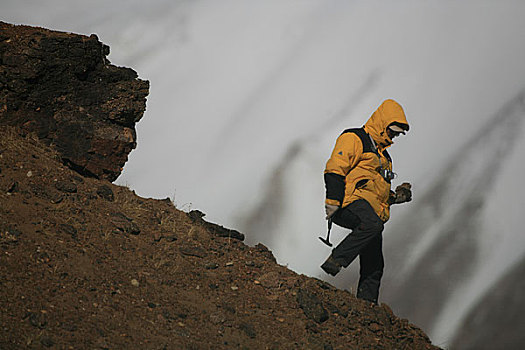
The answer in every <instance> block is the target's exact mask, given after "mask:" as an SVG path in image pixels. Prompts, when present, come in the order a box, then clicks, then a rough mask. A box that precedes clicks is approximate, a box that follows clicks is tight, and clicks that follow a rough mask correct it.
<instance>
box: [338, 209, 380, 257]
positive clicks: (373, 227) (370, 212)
mask: <svg viewBox="0 0 525 350" xmlns="http://www.w3.org/2000/svg"><path fill="white" fill-rule="evenodd" d="M346 211H349V212H348V213H347V212H346ZM338 214H339V215H337V214H336V216H335V217H334V223H336V224H337V225H339V226H343V227H346V228H352V229H353V231H352V232H351V233H350V234H349V235H348V236H346V238H345V239H344V240H343V241H341V243H339V245H338V246H337V247H335V248H334V249H333V250H332V257H333V258H334V259H335V260H336V261H337V262H338V263H339V264H341V265H342V266H344V267H347V266H348V265H350V263H351V262H352V261H354V259H355V258H356V257H357V256H358V255H359V254H360V253H361V252H362V251H363V250H364V249H365V247H367V245H368V244H369V243H370V242H372V241H373V240H374V239H377V237H380V236H381V234H382V232H383V222H382V221H381V219H380V218H379V217H378V216H377V214H376V213H375V211H374V209H373V208H372V206H371V205H370V204H369V203H368V202H367V201H365V200H357V201H355V202H352V203H350V204H349V205H348V206H347V207H345V208H344V209H343V210H342V212H341V213H338ZM356 217H357V218H358V220H356ZM351 218H353V221H352V220H351ZM356 223H358V225H357V226H355V224H356Z"/></svg>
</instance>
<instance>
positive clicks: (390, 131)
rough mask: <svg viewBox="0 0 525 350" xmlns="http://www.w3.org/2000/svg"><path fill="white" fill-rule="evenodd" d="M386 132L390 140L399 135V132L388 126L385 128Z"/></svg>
mask: <svg viewBox="0 0 525 350" xmlns="http://www.w3.org/2000/svg"><path fill="white" fill-rule="evenodd" d="M386 133H387V135H388V137H390V140H393V139H394V138H395V137H398V136H399V135H401V133H400V132H397V131H393V130H391V129H390V128H387V129H386Z"/></svg>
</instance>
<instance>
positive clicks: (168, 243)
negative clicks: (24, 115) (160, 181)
mask: <svg viewBox="0 0 525 350" xmlns="http://www.w3.org/2000/svg"><path fill="white" fill-rule="evenodd" d="M242 239H243V236H242V235H241V234H240V233H238V232H236V231H232V230H228V229H224V228H222V227H220V226H218V225H214V224H210V223H207V222H205V221H204V220H203V219H202V215H201V213H199V212H191V213H190V214H187V213H184V212H182V211H180V210H178V209H177V208H175V207H174V205H173V203H172V202H171V201H170V200H169V199H166V200H156V199H146V198H141V197H139V196H137V195H135V194H134V193H133V192H132V191H130V190H129V189H128V188H125V187H120V186H116V185H113V184H111V183H110V182H108V181H106V180H98V179H94V178H85V177H81V176H79V175H78V174H77V173H75V172H74V171H72V170H71V169H69V168H67V167H65V166H64V165H63V163H62V162H61V160H60V156H59V154H58V153H57V152H56V151H54V150H53V149H51V148H49V147H47V146H45V145H44V143H42V142H41V141H39V140H37V138H36V136H32V135H31V134H30V135H28V136H25V137H22V136H19V133H18V130H17V129H15V128H12V127H5V126H4V127H0V349H20V348H37V349H40V348H53V349H132V348H133V349H437V348H436V347H434V346H432V345H431V344H430V342H429V340H428V338H427V337H426V335H425V334H424V333H423V332H422V331H421V330H420V329H418V328H417V327H415V326H413V325H411V324H410V323H409V322H408V321H407V320H403V319H399V318H397V317H396V316H395V315H393V314H392V312H391V310H390V309H389V308H388V306H386V305H382V306H373V305H370V304H368V303H366V302H364V301H362V300H358V299H356V298H355V297H354V296H353V295H351V294H350V293H349V292H346V291H342V290H338V289H336V288H334V287H332V286H331V285H329V284H327V283H325V282H322V281H320V280H317V279H314V278H309V277H306V276H303V275H298V274H296V273H294V272H292V271H290V270H288V269H287V268H285V267H283V266H280V265H278V264H277V263H276V262H275V259H274V257H273V255H272V253H271V252H270V251H269V250H268V249H266V247H264V246H263V245H260V244H259V245H257V246H255V247H249V246H247V245H245V244H244V243H243V242H242Z"/></svg>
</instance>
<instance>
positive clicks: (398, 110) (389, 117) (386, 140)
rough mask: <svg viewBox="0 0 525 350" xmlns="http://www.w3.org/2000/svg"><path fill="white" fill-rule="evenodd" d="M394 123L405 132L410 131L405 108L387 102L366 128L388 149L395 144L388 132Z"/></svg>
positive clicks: (378, 109)
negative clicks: (388, 128)
mask: <svg viewBox="0 0 525 350" xmlns="http://www.w3.org/2000/svg"><path fill="white" fill-rule="evenodd" d="M392 123H395V124H396V125H397V126H399V127H401V128H403V129H404V130H405V131H408V129H409V126H408V122H407V119H406V116H405V112H404V111H403V107H401V105H400V104H399V103H397V102H396V101H394V100H385V101H384V102H383V103H382V104H381V106H379V108H377V110H376V111H375V112H374V113H373V114H372V116H371V117H370V119H368V121H367V122H366V123H365V126H364V128H365V131H366V132H367V133H369V134H370V136H372V138H373V139H374V141H375V142H376V143H377V144H378V145H381V146H383V147H385V148H386V147H389V146H390V145H391V144H393V143H394V142H393V141H392V139H390V137H388V134H387V132H386V129H387V127H388V126H389V125H390V124H392Z"/></svg>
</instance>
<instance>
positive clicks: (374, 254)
mask: <svg viewBox="0 0 525 350" xmlns="http://www.w3.org/2000/svg"><path fill="white" fill-rule="evenodd" d="M382 246H383V237H382V235H381V234H379V235H378V236H376V237H375V238H374V239H373V240H372V241H371V242H370V243H368V245H367V246H366V247H365V248H364V249H363V250H362V251H361V253H360V254H359V262H360V265H361V267H360V270H359V272H360V277H359V285H358V287H357V297H358V298H361V299H365V300H368V301H371V302H373V303H375V304H377V299H378V297H379V285H380V283H381V277H382V276H383V267H384V266H385V262H384V259H383V249H382Z"/></svg>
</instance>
